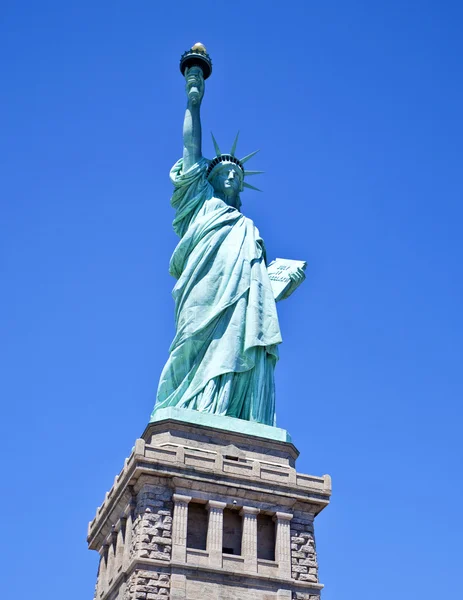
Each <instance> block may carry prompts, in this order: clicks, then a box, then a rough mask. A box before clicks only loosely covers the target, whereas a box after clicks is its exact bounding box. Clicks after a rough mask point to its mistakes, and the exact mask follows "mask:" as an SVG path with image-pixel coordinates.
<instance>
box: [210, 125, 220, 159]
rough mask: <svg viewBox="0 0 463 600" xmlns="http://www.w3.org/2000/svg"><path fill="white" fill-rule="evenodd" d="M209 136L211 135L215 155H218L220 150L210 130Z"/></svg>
mask: <svg viewBox="0 0 463 600" xmlns="http://www.w3.org/2000/svg"><path fill="white" fill-rule="evenodd" d="M211 136H212V143H213V144H214V148H215V153H216V155H217V156H220V155H221V154H222V153H221V152H220V148H219V144H218V143H217V141H216V139H215V137H214V134H213V133H212V131H211Z"/></svg>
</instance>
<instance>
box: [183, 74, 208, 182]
mask: <svg viewBox="0 0 463 600" xmlns="http://www.w3.org/2000/svg"><path fill="white" fill-rule="evenodd" d="M185 80H186V93H187V98H188V103H187V107H186V111H185V119H184V121H183V170H184V172H185V171H188V169H189V168H190V167H192V166H193V165H194V164H196V163H197V162H198V161H199V160H200V159H201V157H202V152H201V116H200V109H201V102H202V99H203V96H204V77H203V72H202V70H201V69H200V68H199V67H191V68H189V69H187V70H186V71H185Z"/></svg>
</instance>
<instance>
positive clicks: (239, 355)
mask: <svg viewBox="0 0 463 600" xmlns="http://www.w3.org/2000/svg"><path fill="white" fill-rule="evenodd" d="M181 70H182V73H183V74H184V76H185V80H186V95H187V108H186V112H185V119H184V124H183V158H181V159H179V160H178V161H177V162H176V163H175V165H174V166H173V167H172V169H171V172H170V177H171V180H172V183H173V185H174V192H173V196H172V199H171V204H172V207H173V208H174V209H175V218H174V222H173V227H174V230H175V232H176V233H177V235H178V236H179V237H180V241H179V243H178V245H177V247H176V248H175V250H174V253H173V255H172V258H171V261H170V269H169V270H170V273H171V274H172V275H173V276H174V277H175V278H176V279H177V283H176V284H175V287H174V289H173V292H172V294H173V297H174V300H175V320H176V335H175V338H174V340H173V342H172V345H171V347H170V356H169V359H168V361H167V364H166V365H165V367H164V369H163V371H162V374H161V378H160V382H159V388H158V392H157V399H156V405H155V408H154V411H153V415H152V418H153V416H154V415H155V413H156V411H157V410H159V409H162V408H167V407H172V406H175V407H180V408H186V409H193V410H196V411H200V412H205V413H213V414H218V415H226V416H230V417H236V418H238V419H246V420H248V421H254V422H257V423H264V424H266V425H275V383H274V369H275V365H276V362H277V360H278V345H279V344H280V343H281V341H282V340H281V335H280V327H279V324H278V315H277V310H276V302H275V296H276V294H274V290H273V288H272V282H271V280H270V277H269V273H268V271H267V259H266V252H265V246H264V242H263V240H262V238H261V237H260V234H259V231H258V229H257V227H256V226H255V225H254V223H253V222H252V221H251V220H250V219H248V218H246V217H245V216H244V215H243V214H242V213H241V210H240V209H241V199H240V193H241V192H242V191H243V188H244V187H251V188H252V187H253V186H251V185H250V184H248V182H247V181H245V177H246V176H248V175H252V174H256V173H258V172H257V171H247V170H245V167H244V164H245V162H247V160H249V158H251V157H252V156H253V155H254V154H255V152H253V153H252V154H250V155H248V156H246V157H245V158H242V159H239V158H237V156H236V144H237V138H238V136H237V137H236V139H235V141H234V143H233V146H232V148H231V150H230V152H229V153H228V154H222V153H221V152H220V149H219V146H218V144H217V142H216V141H215V139H214V137H213V143H214V147H215V151H216V157H215V158H214V159H212V160H208V159H206V158H204V157H203V155H202V151H201V119H200V108H201V102H202V99H203V96H204V87H205V85H204V80H205V79H207V77H209V75H210V74H211V72H212V63H211V60H210V57H209V55H208V54H207V53H206V49H205V48H204V46H202V44H196V45H195V46H193V48H192V49H191V50H190V51H188V52H186V53H185V54H184V55H183V56H182V60H181ZM254 189H257V188H254ZM282 262H283V263H284V261H282ZM287 262H288V263H291V262H295V261H287ZM272 264H273V263H272ZM298 264H299V265H302V266H298V265H296V266H295V268H290V267H288V265H287V264H286V265H283V266H281V265H280V266H278V265H277V266H276V268H277V269H278V268H280V269H282V271H280V272H279V273H280V274H281V273H283V275H284V276H285V277H286V285H285V290H284V292H281V290H280V291H279V293H278V295H277V298H278V299H283V298H287V297H288V296H290V295H291V294H292V293H293V292H294V290H295V289H296V288H297V287H298V286H299V285H300V283H301V282H302V281H303V280H304V279H305V274H304V270H303V267H304V266H305V263H302V262H299V263H298ZM285 270H286V272H284V271H285ZM274 275H275V274H274ZM277 275H278V273H277ZM275 280H278V281H280V282H281V281H282V277H279V276H276V277H275Z"/></svg>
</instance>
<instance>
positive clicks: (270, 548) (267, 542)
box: [257, 514, 275, 560]
mask: <svg viewBox="0 0 463 600" xmlns="http://www.w3.org/2000/svg"><path fill="white" fill-rule="evenodd" d="M257 558H262V559H264V560H275V522H274V520H273V517H272V516H270V515H263V514H259V515H257Z"/></svg>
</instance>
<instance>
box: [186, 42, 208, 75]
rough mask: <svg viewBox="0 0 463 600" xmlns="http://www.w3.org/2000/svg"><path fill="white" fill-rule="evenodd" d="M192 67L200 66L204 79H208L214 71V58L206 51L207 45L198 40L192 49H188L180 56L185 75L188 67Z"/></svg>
mask: <svg viewBox="0 0 463 600" xmlns="http://www.w3.org/2000/svg"><path fill="white" fill-rule="evenodd" d="M190 67H200V68H201V70H202V72H203V77H204V79H207V78H208V77H209V76H210V74H211V73H212V60H211V57H210V56H209V54H208V53H207V52H206V47H205V46H204V45H203V44H201V42H197V43H196V44H195V45H194V46H192V47H191V49H190V50H187V51H186V52H184V53H183V54H182V56H181V57H180V71H181V72H182V75H185V71H186V69H189V68H190Z"/></svg>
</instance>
